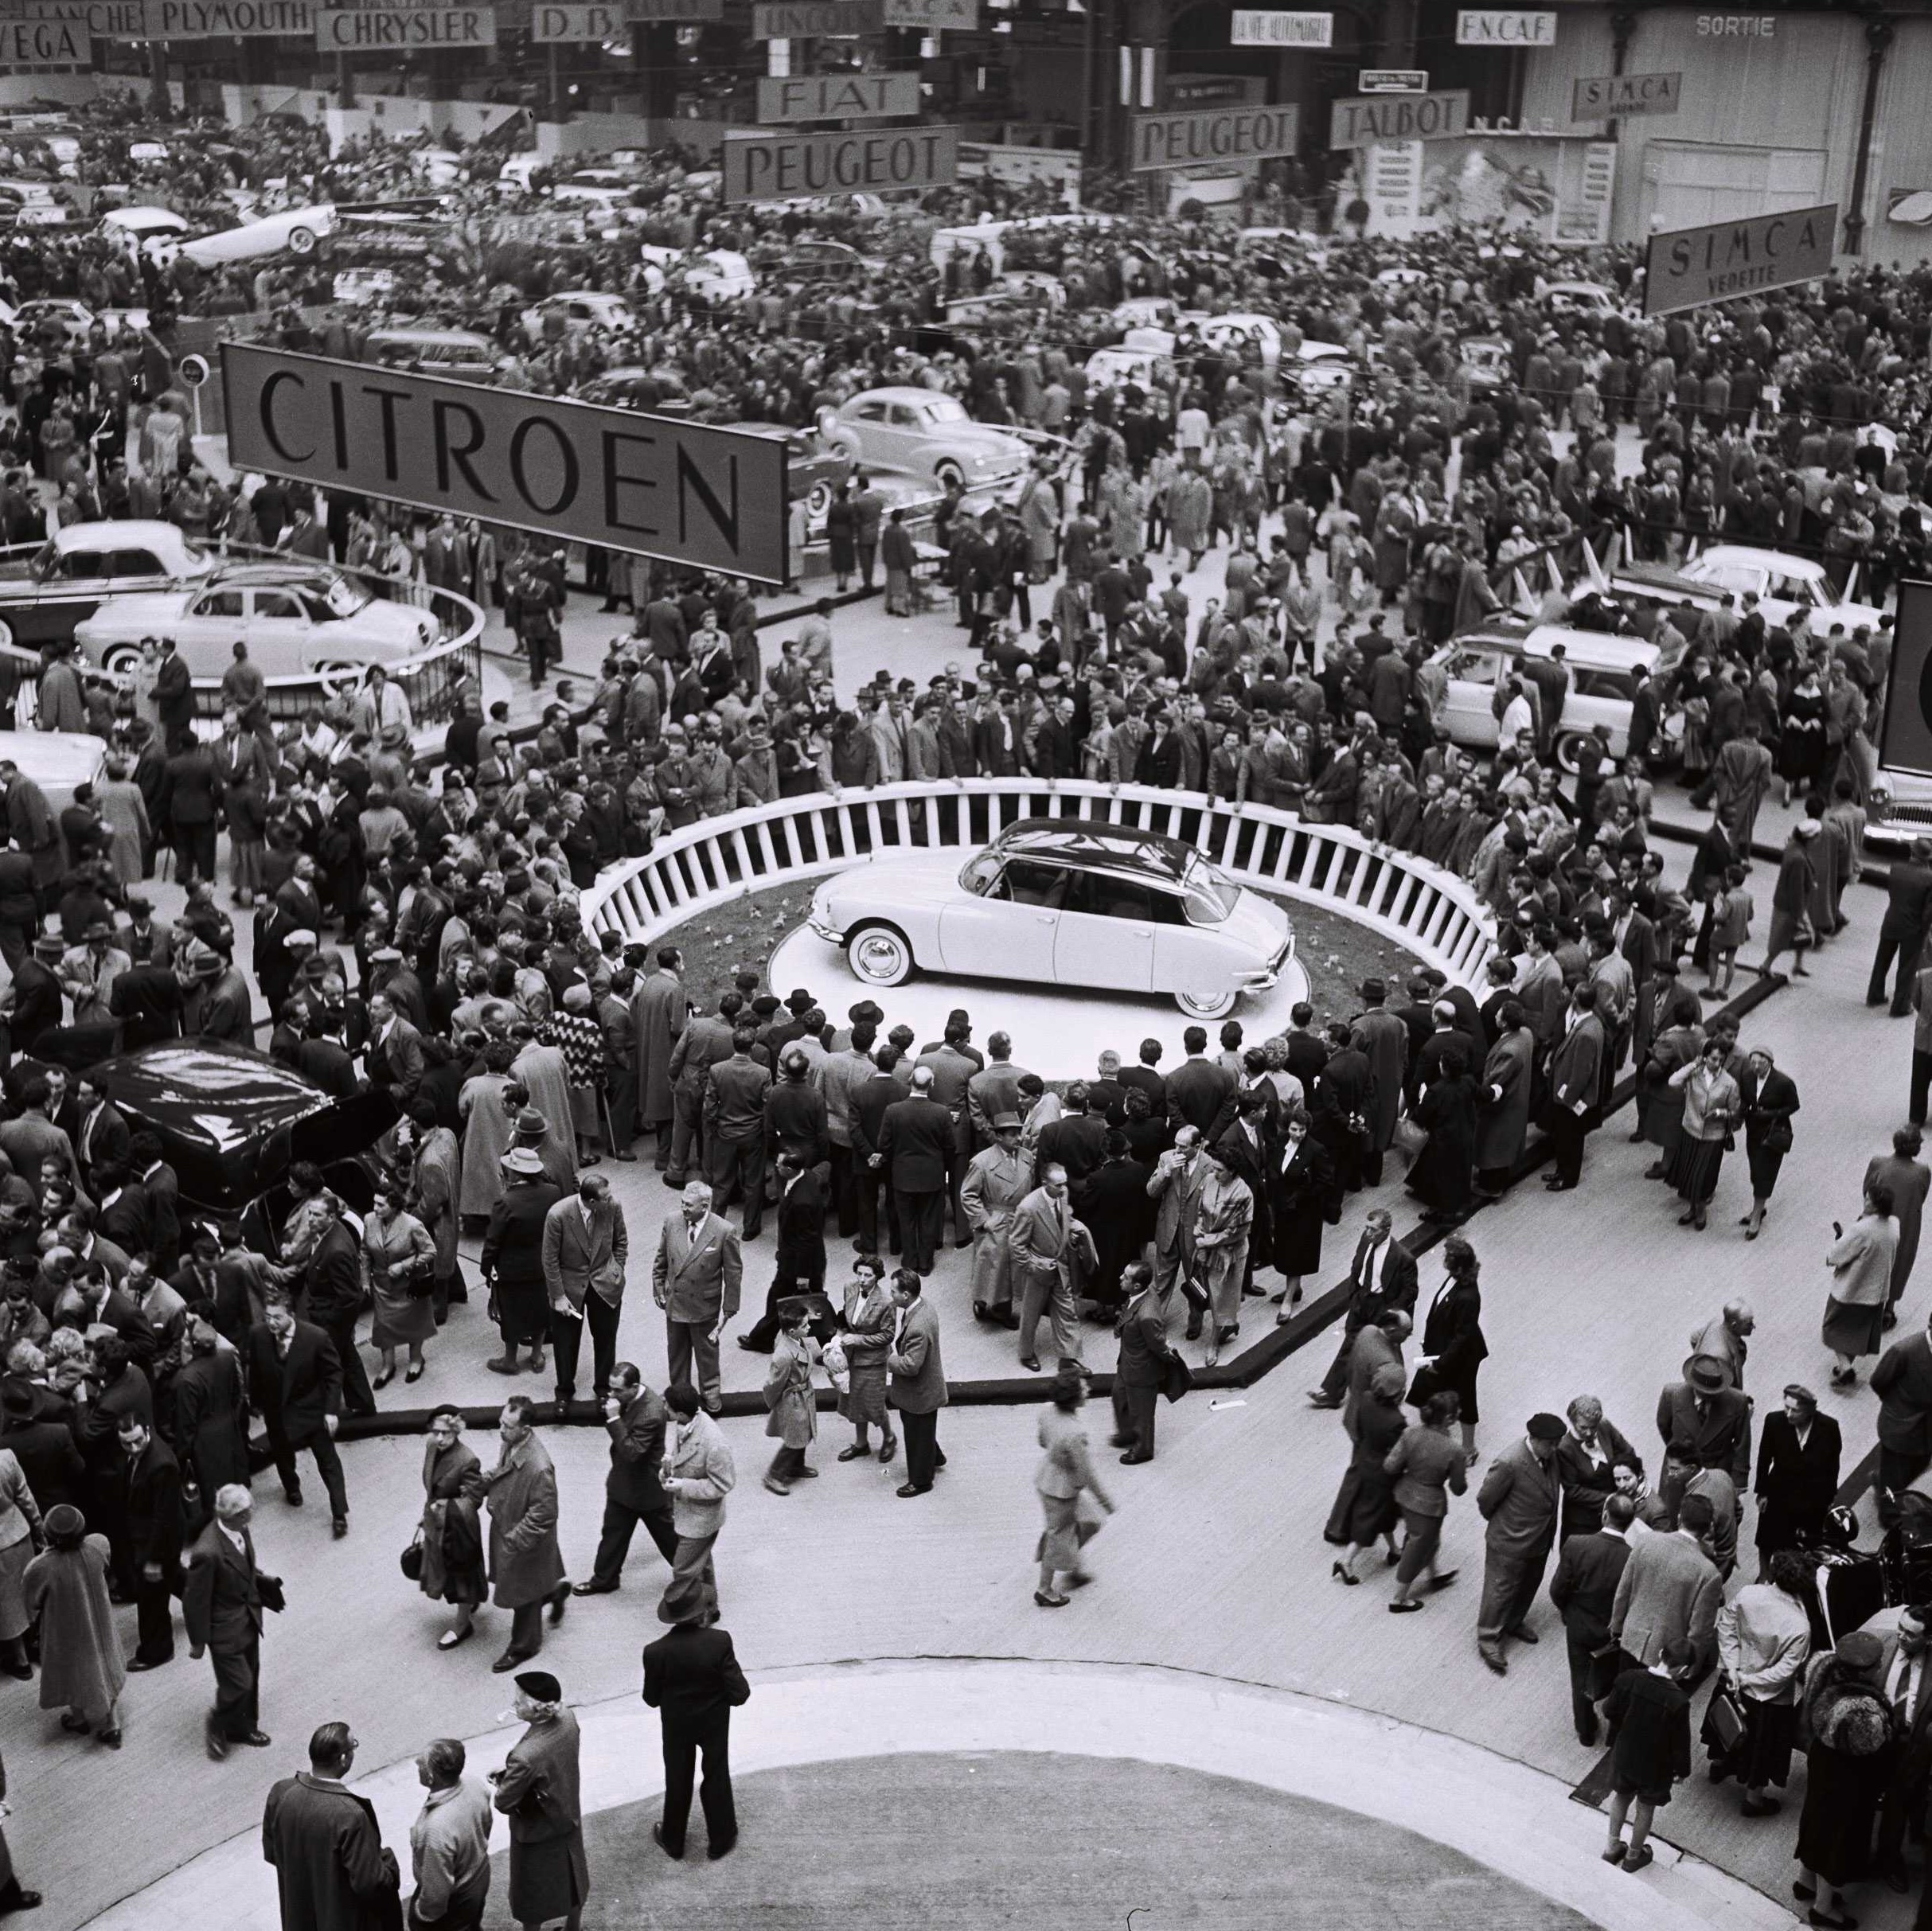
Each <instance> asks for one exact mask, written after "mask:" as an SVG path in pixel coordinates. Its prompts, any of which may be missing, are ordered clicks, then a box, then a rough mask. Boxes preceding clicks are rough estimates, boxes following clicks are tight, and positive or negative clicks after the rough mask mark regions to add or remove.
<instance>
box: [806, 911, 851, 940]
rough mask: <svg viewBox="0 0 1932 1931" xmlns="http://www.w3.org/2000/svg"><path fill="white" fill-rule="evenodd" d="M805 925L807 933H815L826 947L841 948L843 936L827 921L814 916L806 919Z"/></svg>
mask: <svg viewBox="0 0 1932 1931" xmlns="http://www.w3.org/2000/svg"><path fill="white" fill-rule="evenodd" d="M805 923H806V930H808V931H812V932H815V933H817V934H818V936H819V937H820V938H822V939H823V940H824V941H825V943H826V944H827V945H828V946H842V945H844V944H845V934H844V933H843V932H841V931H840V930H839V929H838V927H837V926H835V925H833V923H831V921H830V920H829V919H821V918H818V917H817V916H816V915H814V917H812V918H810V919H806V922H805Z"/></svg>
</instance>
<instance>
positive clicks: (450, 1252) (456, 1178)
mask: <svg viewBox="0 0 1932 1931" xmlns="http://www.w3.org/2000/svg"><path fill="white" fill-rule="evenodd" d="M410 1117H411V1118H412V1119H413V1120H414V1121H415V1122H416V1129H417V1132H418V1133H419V1135H420V1138H419V1139H418V1141H417V1142H416V1162H415V1165H414V1167H413V1168H412V1173H411V1178H410V1183H409V1188H410V1193H409V1198H410V1205H411V1207H412V1211H414V1212H415V1214H416V1218H417V1219H419V1220H420V1221H421V1222H422V1223H423V1229H424V1231H426V1232H427V1234H428V1235H429V1240H430V1246H431V1250H432V1251H433V1252H434V1254H435V1268H434V1270H433V1276H432V1278H433V1280H434V1282H435V1285H434V1288H433V1289H432V1291H431V1294H430V1297H429V1298H430V1312H431V1315H432V1317H434V1319H435V1323H436V1325H437V1326H438V1327H440V1326H442V1324H443V1320H444V1319H445V1317H447V1314H448V1313H449V1307H450V1301H451V1298H452V1290H454V1289H457V1288H458V1286H459V1283H460V1281H461V1280H462V1265H461V1262H460V1261H459V1258H458V1255H457V1252H456V1236H457V1211H456V1203H457V1202H458V1200H460V1199H461V1198H462V1196H463V1149H462V1148H461V1147H460V1146H459V1145H458V1144H457V1141H456V1136H455V1133H452V1132H451V1130H450V1129H449V1128H448V1127H447V1126H439V1125H437V1124H436V1103H435V1101H434V1100H432V1099H429V1098H426V1097H425V1096H424V1095H423V1094H420V1093H419V1094H417V1095H416V1098H415V1100H414V1101H413V1102H412V1103H411V1106H410Z"/></svg>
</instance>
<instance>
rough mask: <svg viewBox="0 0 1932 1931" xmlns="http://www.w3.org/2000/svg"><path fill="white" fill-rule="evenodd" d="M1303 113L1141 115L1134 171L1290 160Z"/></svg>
mask: <svg viewBox="0 0 1932 1931" xmlns="http://www.w3.org/2000/svg"><path fill="white" fill-rule="evenodd" d="M1301 131H1302V111H1301V109H1300V108H1299V107H1210V108H1208V110H1206V111H1204V112H1203V113H1200V114H1137V115H1134V163H1133V171H1134V173H1135V174H1145V173H1146V171H1147V170H1149V168H1191V167H1198V166H1200V165H1201V164H1202V163H1203V162H1213V161H1260V160H1264V159H1265V158H1267V156H1269V155H1270V154H1293V153H1294V150H1295V144H1296V142H1297V140H1298V138H1299V136H1300V135H1301Z"/></svg>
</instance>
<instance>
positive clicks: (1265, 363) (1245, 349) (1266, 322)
mask: <svg viewBox="0 0 1932 1931" xmlns="http://www.w3.org/2000/svg"><path fill="white" fill-rule="evenodd" d="M1195 332H1196V334H1198V335H1199V336H1200V338H1201V340H1202V341H1204V342H1205V343H1207V344H1208V346H1209V347H1210V348H1212V349H1219V350H1220V353H1222V354H1223V355H1231V356H1236V357H1239V359H1240V360H1241V361H1243V362H1245V361H1248V360H1249V358H1250V357H1254V358H1255V359H1256V360H1258V361H1259V362H1260V364H1261V366H1262V367H1263V369H1273V368H1274V366H1275V365H1277V364H1278V362H1279V361H1281V359H1282V332H1281V330H1279V329H1278V327H1277V326H1275V324H1274V321H1273V320H1272V319H1271V318H1270V317H1268V316H1266V315H1209V316H1208V317H1206V318H1204V319H1203V320H1202V321H1200V322H1197V323H1196V325H1195Z"/></svg>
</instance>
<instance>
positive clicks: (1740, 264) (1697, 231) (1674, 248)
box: [1644, 201, 1838, 315]
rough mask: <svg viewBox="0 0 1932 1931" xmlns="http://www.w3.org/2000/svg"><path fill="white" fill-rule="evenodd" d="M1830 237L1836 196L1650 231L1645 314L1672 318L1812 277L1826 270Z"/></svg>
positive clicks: (1833, 237)
mask: <svg viewBox="0 0 1932 1931" xmlns="http://www.w3.org/2000/svg"><path fill="white" fill-rule="evenodd" d="M1837 235H1838V204H1837V203H1836V201H1832V202H1830V203H1829V204H1827V205H1825V206H1824V207H1821V208H1793V209H1789V210H1787V211H1786V213H1783V214H1775V215H1752V216H1751V217H1749V218H1748V219H1747V220H1743V221H1716V222H1713V223H1712V224H1711V225H1710V226H1709V227H1708V228H1678V229H1676V230H1675V231H1674V232H1672V233H1670V234H1668V235H1653V236H1651V237H1650V249H1649V254H1648V255H1647V256H1645V262H1644V313H1645V314H1646V315H1672V314H1676V312H1677V311H1678V310H1680V309H1687V308H1702V307H1703V306H1704V304H1705V303H1706V302H1728V301H1730V300H1731V298H1732V297H1733V296H1735V295H1758V294H1762V292H1763V291H1765V290H1766V289H1769V288H1789V287H1791V286H1792V285H1793V283H1798V282H1815V281H1816V280H1817V279H1818V278H1819V277H1820V276H1821V275H1829V274H1830V273H1831V268H1832V245H1833V244H1834V243H1835V242H1836V239H1837Z"/></svg>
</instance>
